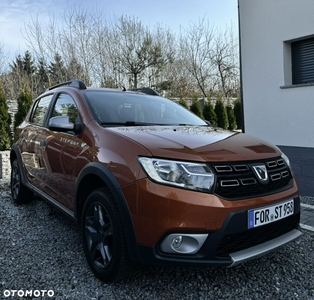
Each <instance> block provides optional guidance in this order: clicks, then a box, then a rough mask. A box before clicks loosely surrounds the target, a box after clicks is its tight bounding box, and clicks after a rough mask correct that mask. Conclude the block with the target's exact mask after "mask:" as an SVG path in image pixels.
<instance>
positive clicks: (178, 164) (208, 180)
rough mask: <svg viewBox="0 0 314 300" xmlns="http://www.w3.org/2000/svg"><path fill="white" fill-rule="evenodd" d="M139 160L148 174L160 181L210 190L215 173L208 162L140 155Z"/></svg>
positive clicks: (199, 189) (198, 189) (200, 189)
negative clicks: (191, 161) (190, 161)
mask: <svg viewBox="0 0 314 300" xmlns="http://www.w3.org/2000/svg"><path fill="white" fill-rule="evenodd" d="M139 162H140V163H141V165H142V166H143V168H144V170H145V171H146V173H147V174H148V176H149V177H150V178H151V179H152V180H154V181H156V182H159V183H163V184H168V185H174V186H178V187H182V188H186V189H191V190H197V191H206V192H209V191H210V190H211V188H212V186H213V184H214V180H215V177H214V174H213V172H212V171H211V170H210V168H209V167H208V166H207V165H206V164H202V163H188V162H182V161H172V160H165V159H158V158H147V157H140V158H139Z"/></svg>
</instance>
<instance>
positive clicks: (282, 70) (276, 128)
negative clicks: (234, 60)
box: [239, 0, 314, 147]
mask: <svg viewBox="0 0 314 300" xmlns="http://www.w3.org/2000/svg"><path fill="white" fill-rule="evenodd" d="M239 17H240V19H239V20H240V43H241V60H242V62H241V68H242V84H243V103H244V121H245V132H246V133H249V134H252V135H255V136H259V137H261V138H263V139H265V140H267V141H270V142H272V143H274V144H277V145H284V146H299V147H314V85H312V86H303V87H294V88H291V87H290V88H283V87H287V86H289V85H291V57H290V44H289V43H290V42H291V41H293V40H296V39H299V38H304V37H307V36H314V0H298V1H296V0H239Z"/></svg>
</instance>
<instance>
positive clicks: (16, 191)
mask: <svg viewBox="0 0 314 300" xmlns="http://www.w3.org/2000/svg"><path fill="white" fill-rule="evenodd" d="M21 176H22V175H21V169H20V166H19V163H18V160H17V159H15V160H14V161H13V163H12V166H11V182H10V188H11V196H12V199H13V201H14V202H15V203H16V204H22V203H26V202H29V201H31V200H32V198H33V196H34V194H33V192H32V191H31V190H29V189H28V188H27V187H26V186H25V185H24V184H23V182H22V179H21Z"/></svg>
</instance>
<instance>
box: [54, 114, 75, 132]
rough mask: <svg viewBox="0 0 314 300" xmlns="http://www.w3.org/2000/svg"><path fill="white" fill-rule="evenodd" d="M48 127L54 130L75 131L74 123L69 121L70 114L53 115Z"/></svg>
mask: <svg viewBox="0 0 314 300" xmlns="http://www.w3.org/2000/svg"><path fill="white" fill-rule="evenodd" d="M48 128H49V130H54V131H73V130H74V124H73V123H71V122H70V121H69V116H60V117H52V118H51V119H50V120H49V124H48Z"/></svg>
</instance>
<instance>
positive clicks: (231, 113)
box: [226, 102, 237, 130]
mask: <svg viewBox="0 0 314 300" xmlns="http://www.w3.org/2000/svg"><path fill="white" fill-rule="evenodd" d="M226 111H227V115H228V123H229V126H228V129H229V130H234V129H236V128H237V123H236V118H235V116H234V111H233V107H232V105H231V103H230V102H229V103H228V105H227V106H226Z"/></svg>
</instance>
